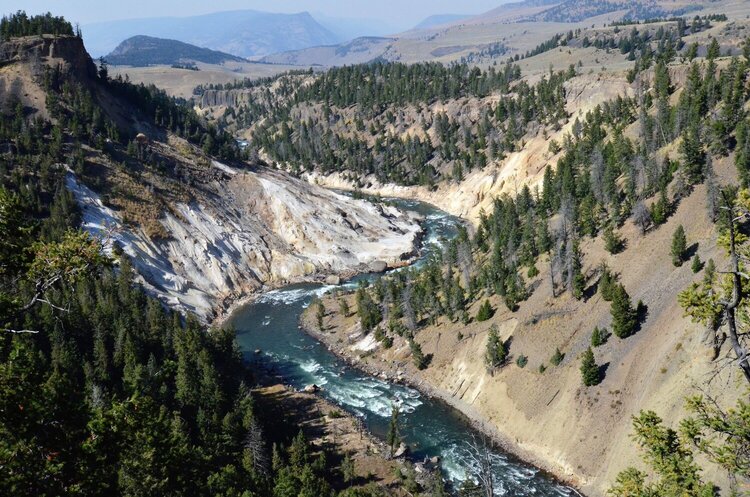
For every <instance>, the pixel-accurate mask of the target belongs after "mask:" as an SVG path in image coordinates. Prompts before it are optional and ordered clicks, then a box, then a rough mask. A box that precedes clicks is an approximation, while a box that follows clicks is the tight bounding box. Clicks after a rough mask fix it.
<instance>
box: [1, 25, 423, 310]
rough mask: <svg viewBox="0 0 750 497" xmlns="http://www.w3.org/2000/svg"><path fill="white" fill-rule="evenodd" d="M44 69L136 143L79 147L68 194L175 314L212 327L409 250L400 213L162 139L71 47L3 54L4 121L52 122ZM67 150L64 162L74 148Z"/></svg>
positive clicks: (41, 43)
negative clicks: (19, 112) (255, 301)
mask: <svg viewBox="0 0 750 497" xmlns="http://www.w3.org/2000/svg"><path fill="white" fill-rule="evenodd" d="M45 67H47V68H54V69H55V70H57V69H58V68H59V71H60V77H61V79H62V80H63V81H68V82H71V83H79V84H81V85H82V86H83V87H84V88H83V91H90V93H91V95H92V97H93V98H92V101H93V103H94V104H95V105H98V106H99V109H100V110H101V112H102V114H103V115H104V116H106V117H107V118H109V119H112V120H114V121H115V122H116V123H117V124H118V126H119V127H120V129H126V128H129V129H131V130H133V131H138V132H142V133H144V136H143V137H142V139H141V140H140V141H139V142H138V146H137V150H138V151H137V152H135V151H133V150H127V149H126V147H125V146H123V145H122V144H119V143H116V142H114V141H110V140H107V141H106V143H107V145H106V147H105V148H106V152H105V151H102V150H100V148H101V147H99V146H98V145H96V143H95V142H93V143H92V142H88V143H87V142H84V143H83V144H82V145H81V156H82V157H83V160H82V162H83V164H82V165H79V166H78V167H77V169H76V170H77V171H78V174H79V176H78V177H77V176H76V175H74V174H73V173H72V172H70V173H69V174H68V176H67V178H66V186H67V188H68V189H69V190H70V191H72V192H73V193H74V195H75V197H76V199H77V201H78V203H79V204H80V206H81V207H82V208H83V225H84V226H83V227H84V228H85V229H87V230H89V231H90V232H92V233H94V234H96V235H99V236H101V237H102V238H104V239H105V240H106V241H107V242H108V243H109V245H110V247H112V248H114V246H115V245H116V246H118V247H119V248H121V249H122V250H123V251H124V253H125V254H126V255H128V256H129V257H130V258H131V259H132V262H133V266H134V268H135V270H136V271H137V273H138V274H139V275H140V278H141V281H142V283H143V284H144V286H146V287H147V288H148V289H149V290H151V292H152V293H154V294H156V295H157V296H159V297H161V298H162V299H163V300H164V301H165V302H166V303H168V304H169V305H171V306H172V307H174V308H177V309H180V310H185V311H190V312H194V313H196V314H197V315H199V316H200V317H202V318H203V319H204V320H207V321H210V320H211V319H213V318H214V317H215V316H216V314H217V313H218V312H219V311H221V310H223V309H224V308H225V307H226V306H227V305H228V304H230V303H231V302H233V301H235V300H237V299H240V298H242V297H245V296H247V295H248V294H250V293H252V292H255V291H257V290H259V289H261V288H263V287H264V286H278V285H281V284H284V283H288V282H297V281H302V280H310V279H312V278H314V277H320V278H321V279H322V278H324V277H325V276H330V275H337V276H346V275H351V274H353V273H355V272H358V271H362V270H367V268H368V267H369V265H370V264H371V263H374V262H384V263H386V264H389V263H390V264H396V263H397V262H399V261H401V259H402V257H408V255H409V254H411V253H412V251H413V250H414V246H415V242H416V239H417V236H418V233H419V231H420V227H419V224H418V223H417V221H416V220H415V219H413V218H412V217H410V216H409V215H407V214H404V213H402V212H399V211H397V210H396V209H393V208H390V207H381V206H378V205H375V204H371V203H369V202H366V201H363V200H355V199H352V198H349V197H346V196H344V195H340V194H337V193H333V192H330V191H328V190H324V189H323V188H320V187H318V186H314V185H310V184H309V183H307V182H304V181H301V180H298V179H294V178H292V177H290V176H288V175H286V174H285V173H281V172H277V171H274V170H272V169H270V168H266V167H264V166H263V165H262V164H254V165H251V164H247V163H243V162H241V161H235V162H234V163H233V164H232V166H229V165H226V164H223V163H220V162H217V161H215V160H212V158H211V157H209V156H207V155H206V154H205V153H204V152H203V150H202V149H201V148H199V147H198V146H196V145H194V144H191V143H189V142H188V141H186V140H185V139H182V138H180V137H178V136H175V135H174V134H172V133H170V132H168V131H167V130H165V129H162V128H158V127H157V126H156V125H155V124H154V123H152V122H151V121H150V120H149V119H148V117H147V116H146V115H145V114H144V113H143V112H141V111H140V110H139V109H134V108H133V107H132V104H129V103H128V102H127V101H126V100H123V99H120V98H119V97H117V96H116V95H114V94H112V93H111V92H110V91H109V89H108V87H107V86H106V85H103V84H101V83H100V82H98V81H97V80H96V72H97V68H96V66H95V65H94V63H93V62H92V60H91V58H90V57H89V56H88V54H87V53H86V51H85V48H84V46H83V43H82V41H81V40H80V39H78V38H76V37H72V36H67V37H51V36H43V37H40V36H30V37H26V38H17V39H13V40H11V41H9V42H6V43H2V44H0V99H2V103H3V104H4V105H5V106H6V107H8V108H7V109H5V110H7V111H9V113H11V114H12V113H13V112H15V109H16V106H17V105H18V103H19V102H20V104H21V105H22V107H23V111H24V113H25V114H26V116H27V117H34V116H39V117H42V118H44V119H51V118H50V116H49V113H48V109H47V107H46V102H47V94H46V92H45V88H44V85H43V80H42V78H43V76H44V74H45ZM66 131H67V130H64V131H63V133H66ZM77 139H78V138H76V140H77ZM63 141H64V145H63V148H65V152H70V150H71V148H72V147H71V146H70V144H72V143H73V141H74V140H73V139H72V138H71V137H70V136H67V135H66V136H65V138H64V140H63ZM102 141H104V140H102ZM133 146H134V145H133V144H131V148H132V147H133ZM59 166H60V167H62V165H59Z"/></svg>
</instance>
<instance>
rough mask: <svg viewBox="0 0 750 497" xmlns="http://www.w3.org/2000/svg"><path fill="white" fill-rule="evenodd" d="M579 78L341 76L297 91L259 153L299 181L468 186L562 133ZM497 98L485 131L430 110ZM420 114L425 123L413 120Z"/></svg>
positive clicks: (455, 70)
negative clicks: (469, 176) (314, 173)
mask: <svg viewBox="0 0 750 497" xmlns="http://www.w3.org/2000/svg"><path fill="white" fill-rule="evenodd" d="M574 75H575V71H574V69H573V68H572V67H571V68H569V69H568V70H565V71H559V72H551V73H550V74H549V75H546V76H545V77H543V78H542V80H541V81H540V82H538V83H536V84H534V85H529V84H527V83H526V82H525V81H517V80H518V79H519V77H520V69H519V68H518V67H517V66H515V65H513V64H512V63H508V64H506V65H504V66H503V67H502V68H500V69H495V68H494V67H493V68H491V69H490V70H487V71H480V70H479V69H477V68H473V69H472V68H470V67H469V66H467V65H465V64H457V65H453V66H451V67H445V66H442V65H440V64H435V63H424V64H413V65H409V66H407V65H404V64H385V63H373V64H367V65H359V66H351V67H343V68H334V69H331V70H330V71H327V72H326V73H325V74H323V75H321V76H318V77H317V78H315V80H314V81H313V83H312V84H310V85H307V86H304V87H300V88H298V89H297V90H296V91H294V93H293V94H292V96H291V97H290V101H289V103H288V104H287V105H283V106H273V107H268V108H267V109H266V113H265V115H266V118H265V119H264V120H263V121H262V122H261V123H260V124H258V125H257V127H255V128H254V130H253V146H254V147H256V148H257V149H259V150H262V151H264V152H266V153H267V154H269V155H270V156H271V158H273V159H274V160H275V161H278V162H280V163H283V164H288V165H289V168H290V169H291V170H292V171H296V172H301V171H309V170H313V169H317V170H320V171H321V172H323V173H331V172H335V171H341V172H350V173H353V174H355V175H356V176H358V177H362V176H366V175H371V174H372V175H374V176H376V177H377V178H378V179H379V180H381V181H384V182H394V183H398V184H422V185H434V184H436V183H438V182H440V181H442V180H445V179H449V178H451V179H454V180H457V181H458V180H461V179H462V178H463V176H464V174H466V173H468V172H470V171H471V170H473V169H476V168H478V169H481V168H483V167H485V166H486V165H487V163H488V162H489V161H491V160H495V159H499V158H502V157H504V156H505V154H507V153H509V152H512V151H514V150H517V149H518V148H519V147H520V145H521V139H522V137H523V136H525V135H526V134H527V132H528V127H529V126H533V127H536V128H535V129H537V128H539V127H545V126H551V127H555V126H557V125H559V122H560V121H561V120H563V119H564V118H565V117H567V115H566V112H565V109H564V101H565V92H564V89H563V83H564V82H565V81H566V80H567V79H569V78H571V77H573V76H574ZM493 93H499V94H500V95H502V97H501V98H500V99H499V101H498V102H497V103H496V104H492V105H491V106H488V107H487V108H484V109H483V110H482V115H481V118H480V119H479V121H478V123H476V124H473V123H471V122H467V121H466V120H464V119H462V118H460V117H455V116H449V115H448V113H447V112H440V111H438V112H432V111H431V110H430V109H429V107H430V106H431V105H433V104H436V103H446V104H450V103H451V102H454V101H456V100H457V99H469V98H475V99H482V98H486V97H487V96H489V95H490V94H493ZM412 111H414V112H416V116H406V115H405V113H410V112H412ZM229 112H230V113H231V114H232V115H233V116H234V117H233V119H236V122H237V125H238V126H243V125H248V124H251V123H253V122H254V119H257V116H258V114H259V113H258V109H257V108H255V109H254V111H252V110H250V108H249V107H245V106H241V107H240V108H239V109H232V110H231V111H229ZM352 113H353V115H352ZM261 115H263V114H261ZM394 127H396V128H411V130H410V131H409V132H406V133H404V132H395V131H393V130H392V128H394ZM433 136H434V138H433Z"/></svg>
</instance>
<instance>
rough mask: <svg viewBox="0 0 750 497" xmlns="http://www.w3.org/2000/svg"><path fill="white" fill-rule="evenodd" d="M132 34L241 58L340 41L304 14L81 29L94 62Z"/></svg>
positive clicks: (240, 14) (250, 13)
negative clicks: (163, 39)
mask: <svg viewBox="0 0 750 497" xmlns="http://www.w3.org/2000/svg"><path fill="white" fill-rule="evenodd" d="M136 35H146V36H154V37H159V38H168V39H172V40H179V41H182V42H184V43H190V44H192V45H197V46H199V47H207V48H210V49H213V50H220V51H222V52H226V53H230V54H233V55H237V56H239V57H245V58H248V57H257V56H263V55H268V54H271V53H276V52H283V51H288V50H299V49H302V48H308V47H313V46H318V45H330V44H334V43H338V42H341V41H343V39H341V38H339V37H338V36H336V35H335V34H333V33H332V32H331V31H330V30H328V29H326V28H325V27H323V26H322V25H321V24H320V23H318V22H317V21H316V20H315V19H314V18H313V17H312V16H311V15H310V14H309V13H307V12H301V13H298V14H272V13H268V12H260V11H256V10H238V11H229V12H216V13H213V14H206V15H200V16H191V17H155V18H147V19H127V20H120V21H110V22H102V23H96V24H89V25H85V26H83V39H84V43H85V44H86V48H87V50H88V51H89V52H90V53H91V54H92V55H93V56H94V57H99V56H101V55H105V54H107V53H109V52H111V51H112V50H114V49H115V47H117V45H119V43H120V42H121V41H122V40H125V39H127V38H130V37H132V36H136Z"/></svg>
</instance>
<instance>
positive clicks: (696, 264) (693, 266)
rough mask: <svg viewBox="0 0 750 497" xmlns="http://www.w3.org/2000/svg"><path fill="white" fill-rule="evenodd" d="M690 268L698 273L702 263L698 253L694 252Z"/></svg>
mask: <svg viewBox="0 0 750 497" xmlns="http://www.w3.org/2000/svg"><path fill="white" fill-rule="evenodd" d="M690 269H692V271H693V273H699V272H700V270H701V269H703V263H702V262H701V258H700V257H699V256H698V254H695V256H693V262H692V263H691V264H690Z"/></svg>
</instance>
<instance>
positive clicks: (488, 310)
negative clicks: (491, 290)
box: [477, 300, 495, 322]
mask: <svg viewBox="0 0 750 497" xmlns="http://www.w3.org/2000/svg"><path fill="white" fill-rule="evenodd" d="M494 313H495V311H494V310H493V309H492V305H490V301H489V300H485V301H484V302H483V303H482V305H481V306H480V307H479V311H477V321H479V322H482V321H487V320H488V319H490V318H491V317H492V315H493V314H494Z"/></svg>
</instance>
